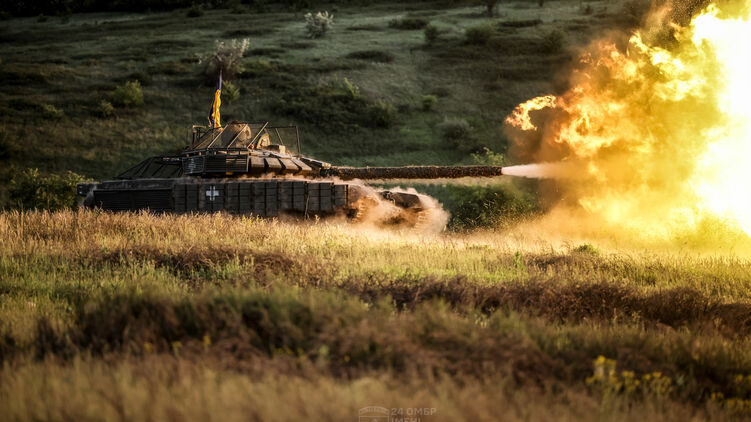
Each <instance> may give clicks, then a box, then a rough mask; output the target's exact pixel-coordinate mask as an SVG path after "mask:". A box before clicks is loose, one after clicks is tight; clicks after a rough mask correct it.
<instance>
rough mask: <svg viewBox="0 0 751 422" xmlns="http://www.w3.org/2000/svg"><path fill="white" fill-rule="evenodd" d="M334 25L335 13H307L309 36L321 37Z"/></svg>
mask: <svg viewBox="0 0 751 422" xmlns="http://www.w3.org/2000/svg"><path fill="white" fill-rule="evenodd" d="M332 26H334V15H329V12H326V11H323V12H316V14H315V15H314V14H312V13H306V14H305V29H306V30H307V31H308V37H309V38H321V37H322V36H324V35H326V32H328V30H329V28H331V27H332Z"/></svg>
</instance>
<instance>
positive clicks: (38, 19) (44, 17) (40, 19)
mask: <svg viewBox="0 0 751 422" xmlns="http://www.w3.org/2000/svg"><path fill="white" fill-rule="evenodd" d="M47 20H49V16H46V15H39V16H37V22H39V23H42V22H47Z"/></svg>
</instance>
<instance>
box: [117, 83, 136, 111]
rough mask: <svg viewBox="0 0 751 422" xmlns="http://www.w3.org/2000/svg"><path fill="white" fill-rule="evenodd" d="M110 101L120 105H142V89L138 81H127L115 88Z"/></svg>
mask: <svg viewBox="0 0 751 422" xmlns="http://www.w3.org/2000/svg"><path fill="white" fill-rule="evenodd" d="M112 101H113V102H114V103H115V104H116V105H118V106H121V107H140V106H142V105H143V91H142V90H141V83H140V82H138V81H128V82H125V84H124V85H121V86H118V87H117V88H115V92H114V93H113V94H112Z"/></svg>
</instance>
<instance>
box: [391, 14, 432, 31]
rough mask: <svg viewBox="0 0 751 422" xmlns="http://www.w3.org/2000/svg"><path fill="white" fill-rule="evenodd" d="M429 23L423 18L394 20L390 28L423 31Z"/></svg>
mask: <svg viewBox="0 0 751 422" xmlns="http://www.w3.org/2000/svg"><path fill="white" fill-rule="evenodd" d="M428 23H429V22H428V21H427V20H426V19H423V18H410V17H407V18H402V19H392V20H391V21H390V22H389V27H391V28H396V29H402V30H405V31H412V30H416V29H423V28H425V27H426V26H428Z"/></svg>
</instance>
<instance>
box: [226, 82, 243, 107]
mask: <svg viewBox="0 0 751 422" xmlns="http://www.w3.org/2000/svg"><path fill="white" fill-rule="evenodd" d="M222 94H223V95H222V96H223V97H224V99H225V100H227V103H234V102H235V101H237V100H238V99H239V98H240V88H238V87H236V86H235V84H233V83H232V82H224V83H223V84H222Z"/></svg>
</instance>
